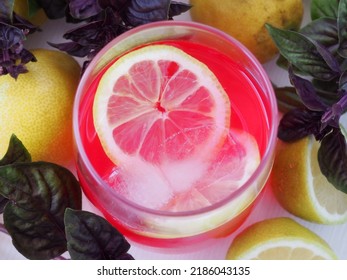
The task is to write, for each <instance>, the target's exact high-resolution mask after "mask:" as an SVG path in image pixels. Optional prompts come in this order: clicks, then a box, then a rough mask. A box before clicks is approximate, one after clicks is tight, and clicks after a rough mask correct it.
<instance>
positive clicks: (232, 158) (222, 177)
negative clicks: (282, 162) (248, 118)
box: [164, 129, 260, 211]
mask: <svg viewBox="0 0 347 280" xmlns="http://www.w3.org/2000/svg"><path fill="white" fill-rule="evenodd" d="M259 162H260V154H259V149H258V145H257V142H256V140H255V139H254V137H253V136H252V135H250V134H249V133H247V132H245V131H241V130H236V129H230V132H229V133H228V135H227V137H226V139H225V141H224V144H223V146H222V147H221V149H220V151H219V152H218V153H216V154H215V155H214V157H213V158H212V159H211V161H210V162H209V165H208V166H207V167H206V169H205V171H204V174H202V175H201V176H200V177H199V178H198V179H197V180H196V181H195V182H193V184H192V188H190V189H188V190H187V191H185V192H178V193H176V194H175V195H174V197H173V199H172V200H171V201H170V202H169V203H168V204H167V205H166V206H165V207H164V209H165V210H169V211H190V210H196V209H199V208H203V207H207V206H210V205H212V204H214V203H217V202H219V201H221V200H222V199H224V198H227V197H228V196H229V195H231V194H232V193H233V192H234V191H235V190H237V189H238V188H239V187H241V186H242V185H243V184H244V183H245V182H246V181H247V180H248V179H249V178H250V176H251V175H252V174H253V172H254V171H255V169H256V168H257V167H258V165H259ZM191 168H194V166H191Z"/></svg>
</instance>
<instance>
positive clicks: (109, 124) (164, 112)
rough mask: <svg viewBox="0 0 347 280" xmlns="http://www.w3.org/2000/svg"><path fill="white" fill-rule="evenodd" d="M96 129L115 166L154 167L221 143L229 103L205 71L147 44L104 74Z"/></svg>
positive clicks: (166, 49)
mask: <svg viewBox="0 0 347 280" xmlns="http://www.w3.org/2000/svg"><path fill="white" fill-rule="evenodd" d="M93 116H94V124H95V129H96V131H97V134H98V136H99V139H100V141H101V144H102V146H103V148H104V150H105V152H106V154H107V155H108V157H109V158H110V159H111V160H112V161H113V162H114V163H115V164H119V163H121V162H123V163H124V162H129V161H131V162H132V164H133V163H134V159H136V161H144V162H147V163H150V164H154V165H156V166H160V165H161V164H162V163H163V162H179V161H183V160H187V159H188V160H189V159H191V158H193V157H194V156H197V155H199V157H200V158H201V157H202V156H206V157H210V155H211V154H214V153H216V152H214V150H216V149H218V147H219V146H221V145H222V144H223V141H224V139H225V137H226V131H227V128H228V127H229V122H230V102H229V98H228V96H227V94H226V93H225V91H224V89H223V88H222V86H221V85H220V83H219V82H218V80H217V78H216V77H215V75H214V74H213V73H212V72H211V71H210V70H209V68H208V67H207V66H206V65H205V64H203V63H201V62H200V61H198V60H197V59H195V58H193V57H192V56H190V55H188V54H187V53H185V52H183V51H181V50H180V49H178V48H176V47H172V46H168V45H150V46H145V47H142V48H140V49H137V50H134V51H131V52H129V53H127V54H125V55H124V56H122V57H121V58H119V59H118V60H117V61H116V62H115V63H114V64H113V65H111V66H110V68H109V69H108V70H107V71H106V72H105V74H104V75H103V77H102V79H101V80H100V83H99V85H98V89H97V92H96V95H95V99H94V105H93Z"/></svg>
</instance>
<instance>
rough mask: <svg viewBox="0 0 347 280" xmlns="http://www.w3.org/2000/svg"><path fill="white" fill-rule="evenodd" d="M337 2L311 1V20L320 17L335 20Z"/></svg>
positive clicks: (337, 0)
mask: <svg viewBox="0 0 347 280" xmlns="http://www.w3.org/2000/svg"><path fill="white" fill-rule="evenodd" d="M338 6H339V0H312V2H311V19H312V20H315V19H318V18H321V17H331V18H335V19H336V18H337V10H338Z"/></svg>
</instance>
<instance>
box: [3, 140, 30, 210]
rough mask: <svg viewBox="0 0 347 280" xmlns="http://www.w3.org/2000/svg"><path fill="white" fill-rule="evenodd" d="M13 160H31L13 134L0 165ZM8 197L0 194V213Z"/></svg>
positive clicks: (10, 162)
mask: <svg viewBox="0 0 347 280" xmlns="http://www.w3.org/2000/svg"><path fill="white" fill-rule="evenodd" d="M15 162H31V156H30V154H29V152H28V150H27V149H26V148H25V147H24V145H23V143H22V142H21V141H20V140H19V139H18V138H17V137H16V136H15V135H14V134H13V135H12V136H11V138H10V143H9V146H8V148H7V151H6V154H5V155H4V157H3V158H2V159H1V160H0V166H2V165H7V164H12V163H15ZM7 202H8V199H7V198H5V197H3V196H2V195H1V194H0V214H1V213H3V211H4V208H5V205H6V203H7Z"/></svg>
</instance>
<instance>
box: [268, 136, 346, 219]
mask: <svg viewBox="0 0 347 280" xmlns="http://www.w3.org/2000/svg"><path fill="white" fill-rule="evenodd" d="M318 149H319V142H317V141H315V139H314V138H313V137H311V136H310V137H306V138H303V139H301V140H299V141H296V142H292V143H286V142H282V141H280V142H279V143H278V146H277V151H276V158H275V162H274V166H273V169H272V175H271V177H272V182H271V185H272V188H273V192H274V194H275V196H276V198H277V200H278V201H279V202H280V204H281V205H282V206H283V207H284V208H285V209H286V210H287V211H289V212H290V213H292V214H294V215H296V216H298V217H300V218H303V219H305V220H309V221H312V222H317V223H323V224H339V223H344V222H346V221H347V194H345V193H343V192H341V191H339V190H337V189H336V188H335V187H334V186H333V185H332V184H331V183H329V182H328V180H327V179H326V177H325V176H324V175H323V174H322V173H321V171H320V168H319V164H318V159H317V153H318Z"/></svg>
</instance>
